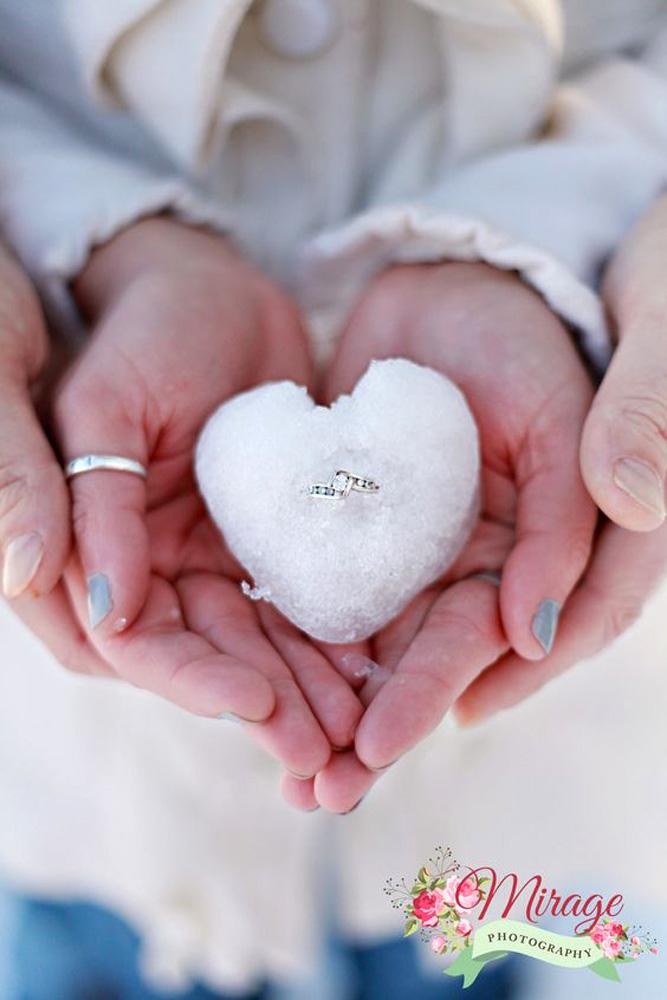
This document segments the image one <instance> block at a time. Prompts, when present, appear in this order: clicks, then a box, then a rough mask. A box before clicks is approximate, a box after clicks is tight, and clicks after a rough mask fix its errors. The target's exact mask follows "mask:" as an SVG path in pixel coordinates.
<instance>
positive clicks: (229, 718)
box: [218, 712, 243, 726]
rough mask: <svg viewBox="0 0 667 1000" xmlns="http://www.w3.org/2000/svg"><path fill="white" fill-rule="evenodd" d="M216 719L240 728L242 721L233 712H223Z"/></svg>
mask: <svg viewBox="0 0 667 1000" xmlns="http://www.w3.org/2000/svg"><path fill="white" fill-rule="evenodd" d="M218 718H219V719H220V720H221V721H222V722H233V723H234V724H235V725H237V726H240V725H241V723H242V722H243V719H242V718H241V717H240V716H239V715H235V714H234V713H233V712H223V713H222V714H221V715H219V716H218Z"/></svg>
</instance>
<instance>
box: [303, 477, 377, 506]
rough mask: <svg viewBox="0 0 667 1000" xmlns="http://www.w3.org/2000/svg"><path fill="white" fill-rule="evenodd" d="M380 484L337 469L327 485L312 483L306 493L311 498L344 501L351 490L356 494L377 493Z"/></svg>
mask: <svg viewBox="0 0 667 1000" xmlns="http://www.w3.org/2000/svg"><path fill="white" fill-rule="evenodd" d="M379 489H380V484H379V483H376V482H375V480H374V479H370V478H369V477H368V476H358V475H357V474H356V473H354V472H346V471H345V469H339V470H338V472H336V473H335V475H333V476H332V477H331V479H330V480H329V482H328V483H313V485H312V486H311V487H310V489H309V490H308V492H309V493H310V495H311V497H329V498H330V499H331V500H344V499H345V497H347V496H349V495H350V493H351V491H352V490H356V492H357V493H377V492H378V490H379Z"/></svg>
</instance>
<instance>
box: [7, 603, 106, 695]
mask: <svg viewBox="0 0 667 1000" xmlns="http://www.w3.org/2000/svg"><path fill="white" fill-rule="evenodd" d="M12 609H13V610H14V611H15V612H16V614H17V615H18V617H19V618H20V619H21V621H22V622H23V623H24V624H25V625H27V626H28V628H29V629H30V631H31V632H32V633H33V634H34V635H36V636H37V638H38V639H40V640H41V642H42V643H43V644H44V645H45V646H46V648H47V649H48V650H49V651H50V652H51V653H52V654H53V656H55V658H56V660H57V661H58V663H60V665H61V666H63V667H65V669H66V670H70V671H72V672H73V673H77V674H91V675H93V676H97V677H113V676H115V674H114V673H113V671H112V669H111V668H110V667H109V666H108V664H107V663H105V661H104V660H103V659H102V657H101V656H100V655H99V654H98V653H97V651H96V650H95V649H94V648H93V647H92V646H91V644H90V643H89V642H88V639H87V637H86V635H85V633H84V631H83V629H82V628H81V627H80V625H79V623H78V621H77V619H76V617H75V615H74V612H73V610H72V606H71V604H70V602H69V598H68V596H67V592H66V590H65V587H64V585H63V584H62V583H60V584H58V585H57V586H56V587H55V588H54V590H52V591H51V592H50V593H49V594H47V595H45V596H44V597H39V598H33V597H32V596H31V595H30V594H24V595H23V596H22V597H19V598H18V599H17V600H16V601H15V602H14V603H13V605H12Z"/></svg>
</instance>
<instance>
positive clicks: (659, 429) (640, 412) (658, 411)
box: [621, 382, 667, 450]
mask: <svg viewBox="0 0 667 1000" xmlns="http://www.w3.org/2000/svg"><path fill="white" fill-rule="evenodd" d="M621 416H622V418H623V419H624V420H625V422H626V423H627V424H629V425H630V426H631V427H632V428H633V429H634V430H635V431H636V432H637V433H638V434H639V435H640V436H641V437H642V438H644V440H646V441H648V442H649V443H650V444H655V442H656V440H657V441H659V442H660V444H661V445H662V446H663V447H664V448H665V449H666V450H667V385H661V384H660V383H658V382H656V383H654V384H653V385H652V386H649V387H647V388H646V389H645V390H643V391H642V392H640V393H635V394H633V395H631V396H627V397H626V398H625V399H624V401H623V405H622V407H621Z"/></svg>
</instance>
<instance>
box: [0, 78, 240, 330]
mask: <svg viewBox="0 0 667 1000" xmlns="http://www.w3.org/2000/svg"><path fill="white" fill-rule="evenodd" d="M166 210H169V211H172V212H174V213H175V214H177V215H179V216H182V217H183V218H185V219H187V220H188V221H193V222H197V223H199V222H209V223H211V224H212V225H215V226H217V227H224V225H225V222H226V219H225V213H224V212H223V211H222V209H221V210H219V211H216V207H215V205H213V204H212V203H211V202H210V201H207V200H205V199H203V198H201V197H200V196H199V194H198V193H197V191H196V189H195V188H194V186H193V185H192V184H191V183H189V182H188V180H187V179H185V178H183V177H182V176H181V175H179V173H178V172H177V171H173V170H171V169H170V168H169V165H168V163H167V162H166V161H161V160H160V159H159V158H154V159H153V160H152V161H151V159H150V158H149V157H148V156H146V157H144V158H142V159H141V160H139V159H136V158H135V159H130V158H129V157H127V156H125V155H123V151H122V148H120V149H119V148H116V149H114V148H113V147H111V146H110V144H109V143H108V141H107V142H105V140H104V138H103V137H97V138H96V137H95V136H94V135H91V134H90V132H89V133H88V134H86V135H84V134H83V133H82V131H81V129H80V128H79V127H78V125H77V124H76V123H75V122H74V121H70V120H69V119H68V118H67V115H66V114H65V113H64V112H61V111H60V110H59V109H58V106H57V105H52V104H50V103H47V102H46V101H44V100H42V99H38V98H37V97H36V96H34V95H32V94H31V93H30V92H29V91H27V90H25V89H19V88H17V87H15V86H13V85H12V84H10V83H8V82H6V81H4V82H3V81H0V229H1V230H2V233H3V235H4V236H5V238H6V239H7V240H8V241H9V242H10V243H11V244H12V245H13V247H14V249H15V250H16V252H17V253H18V255H19V256H20V258H21V259H22V261H23V263H24V265H25V266H26V268H27V270H28V271H29V272H30V274H31V276H32V277H33V280H34V281H35V282H36V284H37V286H38V287H39V290H40V292H41V293H42V295H43V296H44V298H45V301H46V304H47V306H49V307H50V308H51V310H52V311H53V313H54V315H55V317H56V318H57V319H58V320H60V321H61V322H62V323H64V324H65V325H66V326H71V325H72V324H76V314H75V310H74V309H73V307H72V303H71V301H70V296H69V293H68V290H67V287H68V283H69V281H70V280H71V279H72V278H73V277H74V276H75V275H76V274H77V273H78V272H79V270H80V269H81V267H82V266H83V264H84V263H85V261H86V259H87V257H88V254H89V253H90V250H91V248H92V247H93V246H95V245H97V244H100V243H103V242H104V241H106V240H108V239H109V238H110V237H111V236H113V235H114V234H115V233H117V232H118V231H119V230H121V229H122V228H123V227H124V226H126V225H128V224H130V223H132V222H134V221H136V220H137V219H139V218H141V217H143V216H146V215H150V214H154V213H156V212H161V211H166Z"/></svg>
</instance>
